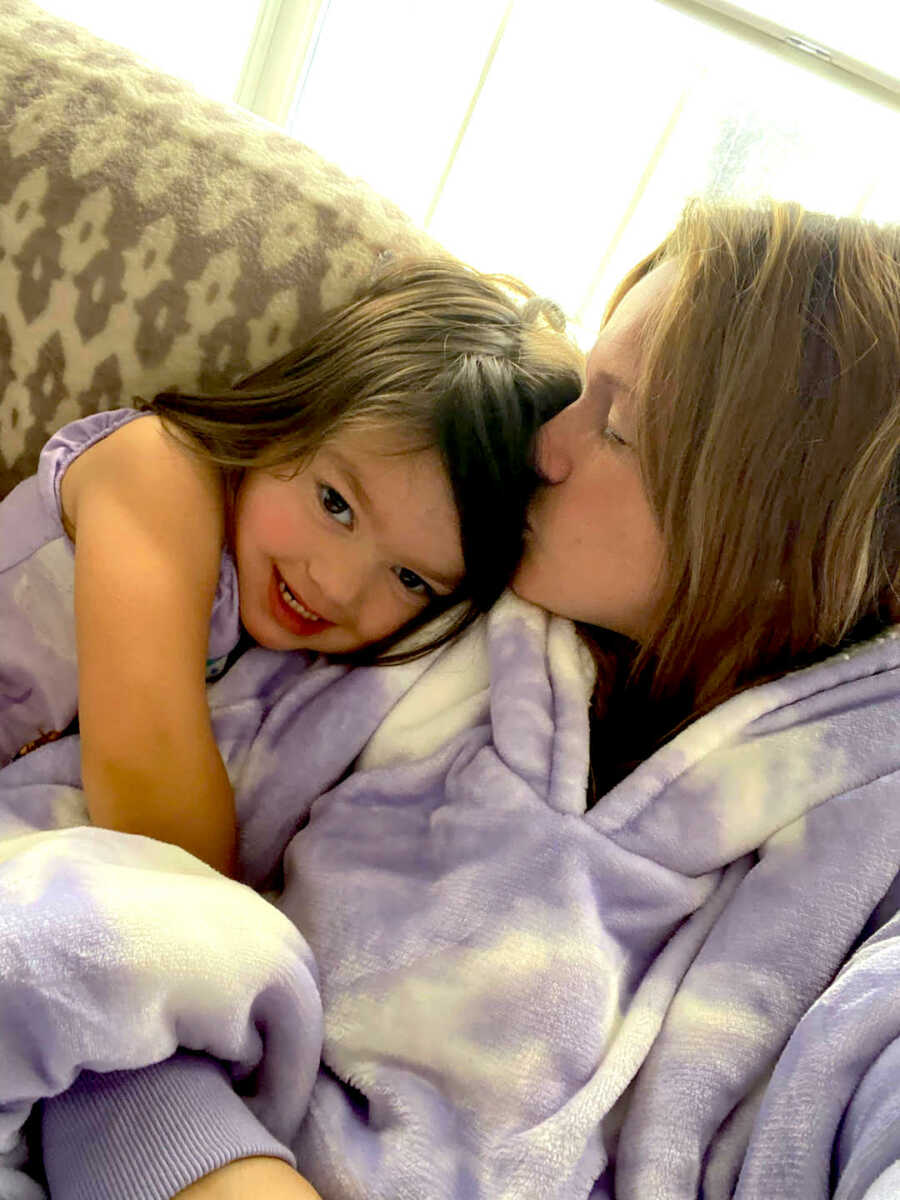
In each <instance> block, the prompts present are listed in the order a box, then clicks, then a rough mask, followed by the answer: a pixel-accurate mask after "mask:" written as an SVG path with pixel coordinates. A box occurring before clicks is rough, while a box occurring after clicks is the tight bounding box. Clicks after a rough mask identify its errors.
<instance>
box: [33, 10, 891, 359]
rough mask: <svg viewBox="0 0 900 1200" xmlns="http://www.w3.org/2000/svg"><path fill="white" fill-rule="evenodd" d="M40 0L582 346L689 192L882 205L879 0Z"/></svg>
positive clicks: (885, 67)
mask: <svg viewBox="0 0 900 1200" xmlns="http://www.w3.org/2000/svg"><path fill="white" fill-rule="evenodd" d="M45 3H48V6H49V7H54V8H55V10H56V11H61V12H63V11H65V12H67V15H71V16H74V17H75V18H76V19H82V20H85V23H90V22H88V21H87V20H86V19H85V17H84V16H83V15H81V16H79V14H84V13H85V11H86V10H87V9H88V8H90V9H92V10H97V11H99V10H100V9H103V10H105V16H104V20H105V21H106V25H105V26H101V24H100V23H99V17H97V19H96V21H95V27H96V28H97V31H98V32H100V33H101V34H103V35H104V36H108V37H112V38H114V39H117V40H120V41H123V42H124V41H127V44H129V45H132V46H137V47H138V48H139V49H140V52H141V53H143V54H145V55H147V56H148V57H151V58H155V59H156V61H158V62H159V63H160V64H161V65H162V66H164V67H165V69H167V70H170V71H174V72H175V73H178V74H181V75H183V76H185V77H187V78H190V79H191V80H192V81H194V82H195V83H197V85H198V86H200V87H201V88H204V90H207V91H209V92H211V93H212V94H216V95H219V96H222V95H224V94H225V92H226V91H228V94H231V93H232V91H234V89H236V91H234V95H235V97H236V98H237V99H238V100H239V101H240V102H241V103H244V104H246V105H247V106H248V107H252V108H254V109H255V111H257V112H259V113H260V114H261V115H262V116H266V117H268V118H269V119H270V120H276V121H278V122H280V123H284V124H285V125H286V127H287V128H288V130H289V131H290V132H291V133H293V134H294V135H295V136H296V137H298V138H299V139H300V140H301V141H304V142H306V143H307V144H309V145H311V146H313V147H314V148H315V149H316V150H318V151H319V152H320V153H321V154H322V155H324V156H325V157H326V158H328V159H331V160H332V161H334V162H336V163H337V164H338V165H339V166H341V167H342V168H343V169H344V170H345V171H347V172H348V173H349V174H351V175H359V176H362V177H363V178H365V179H366V180H367V181H368V182H369V183H370V184H371V185H372V186H373V187H375V188H376V189H377V190H379V191H380V192H382V193H384V194H385V195H387V196H389V197H390V198H391V199H393V200H394V201H395V202H396V203H397V204H398V205H400V207H401V208H403V209H405V210H406V211H407V212H408V213H409V214H410V216H411V217H412V218H413V219H414V220H415V221H416V222H417V223H418V224H420V225H423V226H425V227H426V228H428V229H429V231H430V232H431V233H432V234H433V235H434V236H435V237H436V238H437V239H438V240H439V241H441V242H442V243H444V244H445V245H446V246H447V247H448V249H450V250H452V251H453V252H454V253H456V254H458V255H459V256H460V257H462V258H464V259H466V260H467V261H469V262H471V263H473V264H474V265H475V266H478V267H481V268H482V269H485V270H497V271H505V272H509V273H512V274H517V275H520V276H521V277H522V278H523V279H525V280H526V281H527V282H528V283H529V284H530V285H531V286H532V287H535V288H536V289H538V290H539V291H542V292H544V293H546V294H547V295H549V296H552V297H553V298H554V299H555V300H557V301H558V302H559V303H560V304H561V305H562V306H563V308H564V309H565V310H566V311H567V312H568V313H569V314H570V315H571V316H572V317H574V319H575V321H576V323H577V325H578V326H581V327H583V334H582V335H580V336H582V337H583V340H584V341H585V342H586V343H587V342H589V341H591V340H592V334H593V331H594V330H595V329H596V327H597V325H598V323H599V321H600V318H601V314H602V311H603V307H604V305H605V302H606V300H607V298H608V296H609V293H610V291H611V290H612V287H613V286H614V284H615V283H616V282H617V280H618V279H619V278H621V276H622V275H623V274H624V272H625V271H626V270H627V269H628V268H629V267H630V266H631V265H632V264H633V263H634V262H635V261H636V260H637V259H638V258H640V257H641V256H642V255H643V254H645V253H646V252H647V251H649V250H650V249H652V247H653V246H654V245H655V244H656V243H657V242H658V241H659V240H660V239H661V238H662V237H663V235H664V234H665V233H666V231H667V230H668V229H669V228H670V227H671V226H672V224H673V223H674V221H675V219H676V218H677V215H678V212H679V211H680V209H681V207H682V205H683V204H684V201H685V199H686V198H687V197H688V196H690V195H693V194H704V193H716V194H724V195H734V196H736V197H741V198H750V197H753V196H754V195H758V194H760V193H767V194H772V195H775V196H777V197H780V198H783V199H794V200H798V201H800V202H801V203H803V204H805V205H806V206H807V207H811V208H821V209H826V210H830V211H835V212H847V213H859V214H862V215H865V216H870V217H872V218H874V219H876V220H890V219H900V161H898V156H897V155H896V153H895V147H896V146H897V145H898V144H900V120H898V113H900V5H897V4H896V2H895V0H853V3H852V5H849V4H847V3H846V0H747V3H746V4H743V5H738V4H733V3H730V2H728V0H554V3H553V4H550V3H547V0H428V2H427V3H422V0H263V2H262V3H261V4H259V5H258V4H257V2H256V0H252V2H247V3H244V4H240V5H221V4H219V3H213V0H180V3H179V4H178V7H177V9H176V5H175V3H174V0H157V3H156V4H155V5H154V7H153V9H152V10H151V11H149V13H143V14H141V13H140V12H139V10H135V9H133V6H131V5H121V4H119V3H118V0H107V3H106V4H103V3H102V0H45ZM167 7H168V9H170V10H171V12H167V11H166V9H167ZM161 10H162V13H161ZM139 17H140V19H141V20H142V21H143V26H144V28H143V30H142V31H138V30H137V29H133V30H132V31H131V33H130V34H129V36H128V38H127V39H126V37H125V35H124V33H123V32H122V30H123V29H124V27H125V26H124V23H125V21H126V20H128V21H129V22H134V21H136V20H138V19H139ZM174 29H177V30H178V37H177V38H174V37H172V30H174ZM151 36H152V37H155V38H156V42H154V43H153V46H154V47H155V49H153V50H151V42H150V39H151ZM198 47H201V48H202V53H198ZM248 47H249V50H248ZM211 63H212V64H214V70H215V72H216V75H215V81H214V83H213V82H210V78H211V77H210V74H209V71H210V64H211Z"/></svg>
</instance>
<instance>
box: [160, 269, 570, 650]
mask: <svg viewBox="0 0 900 1200" xmlns="http://www.w3.org/2000/svg"><path fill="white" fill-rule="evenodd" d="M563 327H564V322H563V320H562V317H561V314H560V311H559V309H558V308H557V307H556V306H555V305H553V304H550V303H549V302H547V301H542V300H539V299H538V298H536V297H534V296H533V294H532V293H531V292H530V291H529V290H528V289H527V288H525V286H524V285H523V284H521V283H519V282H518V281H516V280H512V279H510V278H508V277H505V276H488V275H482V274H480V273H479V272H477V271H474V270H472V269H470V268H468V267H465V266H463V265H462V264H460V263H457V262H454V261H453V260H452V259H447V260H443V259H435V260H416V261H411V262H405V263H400V264H398V265H394V266H389V267H387V268H386V269H383V270H382V271H381V273H380V274H379V275H378V277H377V279H375V280H374V282H371V283H370V284H369V285H368V286H366V287H365V288H364V289H363V290H362V291H361V292H360V293H359V294H358V295H357V297H356V298H355V299H354V300H353V301H352V302H351V303H349V304H347V305H345V306H344V307H343V308H341V309H339V310H337V311H336V312H333V313H331V314H329V315H328V316H326V317H325V318H324V319H323V320H322V322H321V323H320V324H319V325H318V326H317V327H316V328H315V329H314V330H313V331H312V332H311V333H310V334H309V336H308V337H307V338H306V339H305V340H304V341H303V342H302V344H301V345H300V346H299V347H297V349H295V350H293V351H291V352H290V353H289V354H287V355H285V356H284V357H282V358H280V359H278V360H277V361H276V362H273V363H271V364H270V365H269V366H267V367H264V368H263V369H262V370H260V371H255V372H253V373H252V374H250V375H248V376H247V377H246V378H244V379H241V380H239V381H238V382H237V383H235V385H234V386H233V388H231V389H230V390H226V391H223V392H220V393H218V394H216V395H191V394H186V393H182V392H177V393H176V392H163V393H161V394H160V395H158V396H156V398H155V399H154V400H153V401H152V402H151V403H150V404H149V405H148V406H147V407H149V408H151V409H152V410H153V411H155V412H158V413H159V414H160V415H161V416H162V417H163V418H164V420H165V421H166V422H167V423H168V424H169V425H170V426H171V427H173V430H174V431H181V432H182V433H184V434H187V435H189V438H190V440H191V441H192V442H193V444H194V445H195V446H197V447H199V451H200V453H202V454H203V455H204V456H205V457H207V458H208V459H210V460H211V461H212V462H214V463H216V464H217V465H218V466H219V467H221V468H222V470H223V471H224V472H225V474H226V482H227V484H228V486H229V490H230V491H231V490H233V487H234V484H235V482H236V480H237V479H238V478H239V477H240V473H241V472H242V471H244V470H245V469H247V468H249V467H253V468H262V469H271V468H279V467H281V468H283V467H286V466H292V467H298V466H301V465H302V464H303V463H304V461H306V460H308V459H309V458H310V457H312V455H313V454H315V453H316V452H317V451H318V450H319V449H320V448H321V447H322V446H323V445H324V444H325V443H326V442H327V441H328V440H329V439H330V438H332V437H334V436H335V435H336V434H338V433H339V432H343V431H346V430H350V429H372V430H373V431H374V430H383V429H385V428H390V429H391V431H392V432H396V431H402V434H403V437H404V441H405V442H406V443H408V445H409V448H410V450H411V451H414V450H424V449H427V448H435V449H437V450H438V451H439V452H440V454H441V457H442V459H443V461H444V464H445V466H446V468H447V473H448V475H449V478H450V481H451V485H452V489H453V494H454V499H455V502H456V508H457V512H458V514H459V521H460V530H461V539H462V550H463V558H464V561H465V569H466V574H465V579H464V580H463V583H462V584H461V586H460V587H459V588H458V589H457V590H456V591H454V593H453V594H452V595H451V596H448V597H441V598H439V599H437V600H435V601H434V602H432V603H431V604H430V605H429V606H428V607H427V608H425V609H424V610H423V611H422V612H421V613H420V614H418V615H417V616H416V617H415V618H414V619H413V620H412V621H411V622H408V623H407V624H405V625H404V626H403V627H402V628H400V629H399V630H397V631H396V632H395V633H393V634H391V635H390V636H389V637H387V638H385V639H383V640H382V641H380V642H378V643H377V644H375V645H372V646H367V647H364V648H363V649H362V650H361V651H359V652H357V653H355V654H353V655H349V656H346V657H347V658H348V659H350V660H352V661H353V662H356V663H359V662H378V663H383V664H386V663H395V662H405V661H408V660H410V659H412V658H418V657H420V656H421V655H423V654H425V653H427V652H428V651H430V650H432V649H434V648H435V647H436V646H439V645H443V644H444V643H445V642H447V641H449V640H450V639H451V638H453V637H455V636H456V635H457V634H458V633H460V632H461V631H462V630H463V629H464V628H465V627H466V626H468V625H469V624H470V623H471V622H472V621H473V620H474V619H475V617H476V616H477V615H478V614H479V613H482V612H484V611H486V610H487V609H488V608H489V607H490V606H491V604H493V602H494V601H495V600H496V599H497V597H498V596H499V595H500V593H501V591H502V590H503V588H504V587H505V586H506V584H507V583H508V581H509V579H510V577H511V576H512V573H513V571H514V570H515V567H516V564H517V562H518V560H519V557H520V555H521V551H522V531H523V527H524V521H525V509H526V506H527V504H528V500H529V498H530V496H531V492H532V490H533V488H534V484H535V482H536V478H535V475H534V470H533V467H532V446H533V442H534V437H535V434H536V432H537V429H538V428H539V426H540V425H541V424H542V423H543V422H544V421H546V420H548V419H549V418H550V417H552V416H553V415H554V414H555V413H556V412H558V411H559V410H560V409H561V408H563V407H564V406H565V405H566V404H569V403H570V402H571V401H573V400H574V399H576V397H577V396H578V394H579V391H580V389H581V369H582V360H581V355H580V354H579V352H578V351H577V350H576V348H575V347H574V346H573V345H572V343H571V342H570V341H569V340H568V339H567V338H566V336H565V335H564V332H563ZM461 601H464V602H465V603H464V605H463V606H462V608H461V609H460V610H459V611H456V612H454V614H453V615H452V617H451V618H448V621H446V622H443V623H441V624H442V628H440V629H439V631H438V632H437V633H435V634H434V636H429V637H428V638H427V640H426V641H424V642H423V641H421V640H419V644H417V645H416V646H415V647H414V648H413V649H406V650H404V651H395V652H394V653H389V651H390V650H391V648H392V647H393V646H394V645H396V643H397V642H398V641H399V640H400V639H401V638H404V637H406V636H407V635H409V634H410V633H412V632H413V631H414V630H417V629H419V628H420V627H421V626H423V625H425V624H426V623H427V622H428V621H430V620H431V619H432V618H433V617H434V616H436V615H437V614H438V613H440V612H445V611H447V610H448V609H450V608H454V609H455V608H456V606H457V605H458V604H459V603H460V602H461Z"/></svg>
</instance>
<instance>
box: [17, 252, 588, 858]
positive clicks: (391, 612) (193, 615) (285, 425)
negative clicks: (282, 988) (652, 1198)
mask: <svg viewBox="0 0 900 1200" xmlns="http://www.w3.org/2000/svg"><path fill="white" fill-rule="evenodd" d="M504 284H505V285H506V286H505V287H504V286H503V285H504ZM516 287H517V288H518V290H519V293H520V294H519V296H518V297H514V296H513V295H511V294H510V285H509V281H501V280H498V279H494V278H490V277H486V276H482V275H479V274H477V273H476V272H474V271H471V270H469V269H467V268H464V267H462V266H460V265H457V264H454V263H452V262H443V261H436V262H417V263H413V264H410V265H405V266H399V267H395V268H393V269H391V270H389V271H387V272H385V273H383V274H382V276H381V277H380V278H379V279H378V280H377V281H376V282H375V283H374V284H372V285H371V286H369V287H368V288H367V289H366V290H365V291H364V292H363V293H362V294H361V295H360V296H359V297H358V298H357V299H356V300H355V301H353V302H352V303H350V304H349V305H347V306H346V307H345V308H343V309H342V310H340V311H339V312H337V313H336V314H333V315H331V316H330V317H328V319H327V320H325V321H324V322H323V323H322V325H321V326H320V327H319V328H318V329H317V330H316V331H315V332H314V333H313V334H312V335H311V336H310V337H309V338H308V339H307V340H306V342H305V343H304V344H303V345H302V346H301V347H300V348H299V349H298V350H297V351H296V352H294V353H291V354H289V355H287V356H286V357H284V358H282V359H280V360H278V361H277V362H275V363H273V364H271V365H270V366H268V367H266V368H264V369H263V370H261V371H259V372H257V373H255V374H253V375H251V376H249V377H248V378H247V379H245V380H243V381H242V382H241V383H239V384H238V385H237V386H236V387H235V388H234V390H232V391H230V392H226V393H224V394H222V395H217V396H202V395H181V394H169V393H166V394H162V395H160V396H157V397H156V399H155V400H154V401H153V402H152V404H150V405H148V406H146V407H145V408H143V409H141V410H119V411H115V412H107V413H100V414H96V415H95V416H92V417H88V418H86V419H84V420H81V421H77V422H75V423H74V424H72V425H70V426H67V427H66V428H65V429H63V430H61V431H60V432H59V433H58V434H57V435H56V436H55V437H54V438H53V439H51V441H50V442H49V443H48V446H47V447H46V448H45V451H44V454H43V457H42V463H41V469H40V471H39V473H38V475H37V476H36V477H34V478H33V479H31V480H26V481H25V483H23V484H22V485H20V487H19V488H17V489H16V490H15V491H14V492H13V493H12V494H11V495H10V496H9V497H8V498H7V500H6V501H4V503H3V505H2V506H0V545H2V546H3V547H4V551H3V559H4V561H0V611H3V612H4V614H5V615H4V625H5V626H6V636H5V638H4V641H5V642H7V644H8V648H5V649H4V660H5V661H4V663H3V665H2V667H0V764H2V763H3V762H4V761H7V760H8V759H9V758H10V757H13V756H14V755H15V754H16V753H17V752H21V749H20V748H22V747H25V746H26V743H30V742H32V741H33V740H34V739H39V740H46V739H47V738H48V736H49V737H52V736H53V734H54V733H57V734H58V733H59V732H60V731H62V730H64V729H65V728H66V726H67V725H69V724H70V723H71V721H72V720H73V719H74V717H75V714H76V709H77V714H78V721H79V727H80V732H81V739H82V776H83V784H84V788H85V792H86V796H87V803H88V810H89V813H90V816H91V819H92V821H93V822H94V823H96V824H99V825H103V826H107V827H111V828H115V829H120V830H123V831H127V832H131V833H140V834H144V835H147V836H151V837H155V838H158V839H161V840H164V841H169V842H174V843H176V844H179V845H181V846H183V847H185V848H186V849H188V850H189V851H191V852H192V853H194V854H196V855H198V856H199V857H201V858H203V859H205V860H206V861H207V862H209V863H211V864H212V865H214V866H216V867H217V868H219V869H221V870H223V871H226V872H232V871H233V870H234V868H235V853H236V834H235V821H234V812H233V802H232V793H231V788H230V784H229V781H228V777H227V775H226V772H225V768H224V765H223V763H222V760H221V757H220V755H219V752H218V749H217V747H216V744H215V741H214V739H213V734H212V729H211V725H210V719H209V711H208V707H207V702H206V695H205V687H206V683H207V680H208V679H209V678H210V677H215V675H216V674H218V673H220V672H221V670H222V669H224V666H225V664H226V663H227V660H228V656H229V655H230V654H232V653H233V652H234V651H235V649H236V647H237V645H238V641H239V638H240V636H241V635H240V627H241V626H242V627H243V630H244V631H245V633H246V635H249V637H250V638H251V639H253V640H254V641H256V642H258V643H259V644H260V645H262V646H265V647H268V648H270V649H274V650H306V651H314V652H321V653H326V654H330V655H341V656H347V657H348V658H349V660H350V661H354V662H380V663H386V662H398V661H403V660H405V659H407V658H409V657H415V656H418V655H420V654H423V653H425V652H426V651H428V650H430V649H432V648H434V647H435V646H438V645H440V644H442V643H444V642H446V641H447V640H448V639H450V638H451V637H453V636H455V635H456V634H457V633H459V632H460V631H461V630H462V629H463V628H464V627H465V626H466V625H468V624H469V623H470V622H471V620H472V619H473V618H474V617H475V616H476V615H477V614H478V613H479V612H483V611H484V610H485V609H487V608H488V607H489V606H490V604H491V603H492V602H493V601H494V600H495V599H496V597H497V596H498V595H499V593H500V591H501V590H502V589H503V587H504V586H505V584H506V582H507V580H508V579H509V577H510V575H511V574H512V571H513V569H514V567H515V564H516V561H517V559H518V556H519V553H520V548H521V530H522V526H523V517H524V508H525V504H526V502H527V499H528V496H529V492H530V487H531V480H532V474H531V468H530V466H529V447H530V445H531V442H532V440H533V436H534V433H535V431H536V429H537V427H538V425H539V424H540V423H541V422H542V421H543V420H545V419H546V418H548V417H549V416H551V415H552V414H553V413H554V412H556V411H558V410H559V409H560V408H561V407H562V406H563V405H565V404H567V403H568V402H570V401H571V400H572V399H574V398H575V396H576V395H577V394H578V391H579V386H580V384H579V370H578V356H577V353H576V352H575V350H574V349H573V348H572V347H571V346H570V345H569V343H568V342H567V341H566V340H565V338H564V337H563V336H562V335H561V334H560V332H559V331H558V330H557V329H556V328H554V327H553V323H552V322H551V319H550V318H553V320H554V321H556V318H555V315H554V314H555V310H554V309H553V308H552V307H548V306H546V305H544V304H542V303H541V302H540V301H537V300H535V299H534V298H530V299H528V300H527V301H526V294H525V292H524V289H521V287H520V285H516ZM523 301H525V302H524V303H523ZM556 323H557V324H558V321H556ZM73 543H74V595H73V583H72V544H73ZM451 608H453V609H454V612H453V614H452V615H448V617H447V619H446V620H445V621H444V622H442V623H441V624H440V628H439V629H438V630H437V632H435V633H433V634H431V635H430V636H427V637H425V640H424V641H423V640H422V636H420V637H419V638H418V639H417V642H416V645H415V647H414V648H413V649H411V650H410V649H407V650H405V651H400V650H397V649H394V648H395V646H396V645H397V643H398V642H399V641H400V640H401V639H402V638H404V637H406V636H407V635H408V634H410V633H411V632H413V631H415V630H417V629H419V628H420V627H421V626H422V625H424V624H425V623H426V622H428V621H430V620H431V619H432V618H433V617H435V616H436V615H437V614H440V613H444V612H446V611H447V610H449V609H451ZM238 616H239V620H238ZM76 647H77V655H76ZM76 659H77V663H76ZM26 748H27V747H26Z"/></svg>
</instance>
